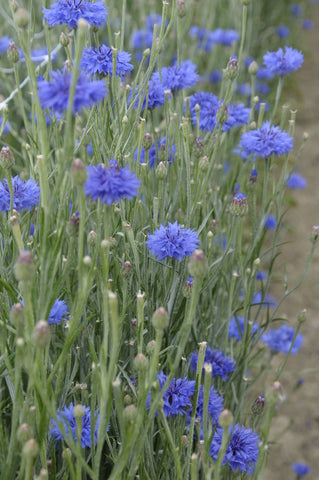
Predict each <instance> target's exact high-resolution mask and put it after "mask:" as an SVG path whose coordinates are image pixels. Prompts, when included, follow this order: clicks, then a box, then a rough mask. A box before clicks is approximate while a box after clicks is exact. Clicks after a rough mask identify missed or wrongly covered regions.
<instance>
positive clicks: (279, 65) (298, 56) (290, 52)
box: [264, 47, 303, 75]
mask: <svg viewBox="0 0 319 480" xmlns="http://www.w3.org/2000/svg"><path fill="white" fill-rule="evenodd" d="M264 64H265V65H266V67H267V68H268V70H270V71H271V72H272V73H274V74H277V75H289V73H290V72H295V71H296V70H298V69H299V68H300V67H301V65H302V64H303V54H302V53H301V52H299V51H298V50H296V49H294V48H292V47H285V52H284V51H283V49H282V48H279V50H277V52H267V53H266V54H265V55H264Z"/></svg>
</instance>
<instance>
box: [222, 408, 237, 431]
mask: <svg viewBox="0 0 319 480" xmlns="http://www.w3.org/2000/svg"><path fill="white" fill-rule="evenodd" d="M233 420H234V417H233V414H232V413H231V411H230V410H226V409H225V410H223V411H222V412H221V414H220V415H219V419H218V422H219V424H220V426H221V427H223V428H228V427H229V426H230V425H231V424H232V423H233Z"/></svg>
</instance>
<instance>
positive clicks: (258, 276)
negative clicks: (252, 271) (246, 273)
mask: <svg viewBox="0 0 319 480" xmlns="http://www.w3.org/2000/svg"><path fill="white" fill-rule="evenodd" d="M266 278H267V273H266V272H264V271H263V270H260V271H259V272H257V273H256V280H260V281H263V280H266Z"/></svg>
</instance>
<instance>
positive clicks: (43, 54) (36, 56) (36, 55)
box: [19, 47, 58, 63]
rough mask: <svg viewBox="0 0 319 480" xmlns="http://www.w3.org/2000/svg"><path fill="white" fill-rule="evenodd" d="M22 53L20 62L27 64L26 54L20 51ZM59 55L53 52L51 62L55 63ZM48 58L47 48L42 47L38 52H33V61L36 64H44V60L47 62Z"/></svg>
mask: <svg viewBox="0 0 319 480" xmlns="http://www.w3.org/2000/svg"><path fill="white" fill-rule="evenodd" d="M19 52H20V61H21V62H25V58H24V54H23V51H22V50H19ZM57 57H58V56H57V54H56V53H52V52H51V61H52V62H55V61H56V59H57ZM47 58H48V49H47V48H46V47H41V48H38V49H36V50H31V60H32V61H33V62H34V63H39V62H43V60H46V59H47Z"/></svg>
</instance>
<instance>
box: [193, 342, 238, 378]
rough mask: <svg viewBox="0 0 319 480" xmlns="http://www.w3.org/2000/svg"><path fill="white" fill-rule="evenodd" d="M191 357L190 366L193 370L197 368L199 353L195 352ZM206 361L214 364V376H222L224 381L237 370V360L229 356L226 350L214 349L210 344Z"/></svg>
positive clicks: (206, 353)
mask: <svg viewBox="0 0 319 480" xmlns="http://www.w3.org/2000/svg"><path fill="white" fill-rule="evenodd" d="M191 355H192V357H191V359H190V367H191V369H192V370H193V371H195V370H196V369H197V362H198V353H197V352H193V353H192V354H191ZM204 362H205V363H209V364H210V365H211V366H212V377H221V378H222V380H224V382H225V381H226V380H227V379H228V374H229V373H232V372H233V371H234V370H235V360H232V359H231V358H229V357H227V356H226V355H225V354H224V352H221V351H219V350H212V349H211V348H210V347H209V346H207V348H206V352H205V358H204Z"/></svg>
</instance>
